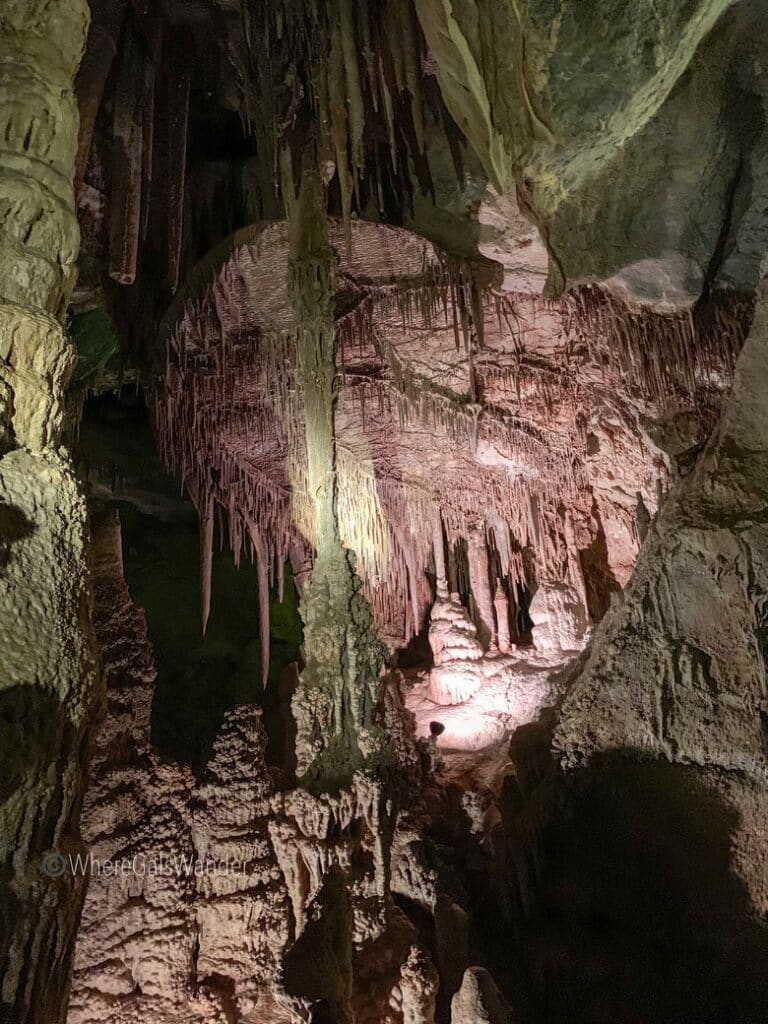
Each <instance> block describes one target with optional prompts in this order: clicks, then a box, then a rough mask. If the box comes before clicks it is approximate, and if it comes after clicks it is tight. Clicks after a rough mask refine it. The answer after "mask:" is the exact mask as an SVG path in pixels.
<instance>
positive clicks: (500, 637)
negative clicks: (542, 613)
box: [493, 579, 511, 654]
mask: <svg viewBox="0 0 768 1024" xmlns="http://www.w3.org/2000/svg"><path fill="white" fill-rule="evenodd" d="M493 607H494V611H495V613H496V645H497V647H498V648H499V651H500V652H501V653H502V654H508V653H509V651H510V647H511V644H510V638H509V601H508V599H507V595H506V592H505V591H504V588H503V587H502V585H501V580H499V579H497V580H496V592H495V594H494V596H493Z"/></svg>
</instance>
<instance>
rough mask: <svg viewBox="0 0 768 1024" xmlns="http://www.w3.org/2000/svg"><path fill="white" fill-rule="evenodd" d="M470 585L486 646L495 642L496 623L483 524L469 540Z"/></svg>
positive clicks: (478, 629) (477, 623)
mask: <svg viewBox="0 0 768 1024" xmlns="http://www.w3.org/2000/svg"><path fill="white" fill-rule="evenodd" d="M467 561H468V563H469V585H470V587H471V589H472V598H473V601H474V605H475V609H474V610H475V618H476V625H477V634H478V639H479V640H480V642H481V643H482V645H483V647H484V648H486V649H487V648H488V647H489V646H492V645H493V644H494V643H495V636H496V625H495V620H494V614H493V595H492V594H491V579H490V570H489V565H488V547H487V545H486V543H485V534H484V531H483V529H482V526H480V527H479V528H477V529H475V530H473V531H472V532H471V533H470V535H469V538H468V541H467Z"/></svg>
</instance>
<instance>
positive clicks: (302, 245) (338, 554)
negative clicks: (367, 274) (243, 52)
mask: <svg viewBox="0 0 768 1024" xmlns="http://www.w3.org/2000/svg"><path fill="white" fill-rule="evenodd" d="M289 234H290V253H291V257H290V265H289V272H288V276H289V280H288V284H289V293H290V296H291V306H292V309H293V316H294V322H295V325H296V335H295V336H296V346H297V353H296V363H297V379H298V384H299V390H300V391H301V394H302V397H303V407H304V428H305V451H306V481H307V492H308V497H309V500H310V502H311V505H312V509H313V520H314V524H313V526H314V534H315V536H314V540H315V550H316V558H315V563H314V566H313V569H312V575H311V576H310V579H309V581H308V583H307V586H306V587H305V589H304V592H303V594H302V598H301V615H302V619H303V621H304V651H305V667H304V670H303V672H302V675H301V682H300V685H299V687H298V689H297V690H296V693H295V694H294V697H293V701H292V709H293V714H294V718H295V720H296V758H297V765H298V773H299V775H300V776H301V777H305V778H306V779H307V781H310V777H311V779H312V781H313V782H315V783H318V784H320V785H325V784H326V783H328V782H332V783H333V784H338V783H339V782H344V783H348V782H349V781H351V778H352V775H353V773H354V771H355V769H356V768H358V767H360V766H361V765H362V764H363V763H364V762H365V760H366V759H367V758H368V757H369V756H370V755H371V754H372V753H373V749H374V745H375V744H374V742H373V732H372V729H371V720H372V712H373V706H374V703H375V700H376V696H377V693H378V678H379V672H380V669H381V665H382V662H383V659H384V650H383V647H382V645H381V644H380V643H379V641H378V640H377V638H376V635H375V632H374V630H373V620H372V616H371V612H370V608H369V607H368V604H367V602H366V601H365V599H364V598H363V596H362V594H361V593H360V591H361V582H360V580H359V578H358V577H357V575H356V573H355V572H354V568H353V562H352V561H351V560H350V555H349V553H348V552H347V551H346V550H345V549H344V547H343V545H342V543H341V539H340V533H339V524H338V509H337V502H336V435H335V424H334V406H335V392H334V382H335V376H336V365H335V344H336V328H335V318H334V311H333V298H334V294H335V290H336V264H337V259H336V254H335V252H334V250H333V249H332V248H331V245H330V241H329V238H328V224H327V220H326V215H325V199H324V196H323V193H322V187H321V184H320V175H319V172H318V171H317V169H316V168H313V169H310V170H307V171H305V173H304V175H303V178H302V184H301V189H300V193H299V195H298V197H297V198H296V199H295V200H294V201H293V203H291V204H290V209H289Z"/></svg>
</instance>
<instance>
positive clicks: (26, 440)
mask: <svg viewBox="0 0 768 1024" xmlns="http://www.w3.org/2000/svg"><path fill="white" fill-rule="evenodd" d="M0 21H1V23H2V33H3V40H2V44H0V60H1V61H2V71H1V72H0V81H2V88H1V89H0V93H1V95H0V129H1V133H2V138H3V145H2V154H0V192H2V197H3V198H2V200H0V551H1V552H2V554H1V555H0V651H1V652H2V654H1V657H2V669H1V670H0V700H2V706H3V711H2V721H3V732H2V738H0V751H2V753H0V762H1V763H0V775H2V779H3V783H2V790H3V792H2V804H1V806H0V873H1V874H2V878H3V884H2V892H0V936H2V937H1V938H0V999H1V1000H2V1007H3V1012H7V1013H9V1014H13V1015H14V1019H19V1020H21V1019H30V1020H42V1019H47V1020H61V1019H62V1018H63V1014H64V1009H65V1006H64V1004H65V998H66V991H67V980H68V975H69V964H70V959H71V953H72V947H73V942H74V933H75V928H76V925H77V919H78V915H79V906H80V902H81V900H82V893H83V885H82V879H80V880H74V881H73V880H72V879H71V878H70V879H66V878H61V877H56V875H57V871H56V862H55V858H56V856H57V855H56V853H55V852H54V851H55V848H59V849H66V850H77V849H78V848H79V846H80V841H79V835H78V825H77V816H78V807H79V802H80V799H81V797H82V789H83V767H84V766H83V763H82V762H83V753H84V750H83V748H84V744H85V742H86V740H85V734H86V728H87V724H88V721H89V718H90V716H91V712H92V707H93V704H94V699H95V695H96V694H95V680H96V668H95V655H94V649H93V638H92V631H91V629H90V624H89V613H88V603H89V595H88V579H87V566H86V558H87V551H86V545H87V526H86V510H85V503H84V501H83V497H82V494H81V490H80V487H79V485H78V483H77V481H76V479H75V476H74V474H73V469H72V464H71V461H70V456H69V453H68V451H67V449H66V448H65V447H63V440H64V431H65V419H66V415H65V401H66V400H65V391H66V387H67V384H68V382H69V379H70V376H71V373H72V369H73V366H74V362H75V354H74V349H73V346H72V344H71V342H70V341H69V338H68V336H67V334H66V331H65V329H64V326H63V323H62V319H63V317H64V314H65V311H66V308H67V304H68V301H69V295H70V292H71V290H72V285H73V283H74V277H75V274H76V261H77V254H78V245H79V238H80V235H79V229H78V224H77V218H76V216H75V209H74V196H73V187H72V179H73V168H74V159H75V150H76V145H77V103H76V100H75V95H74V89H73V79H74V76H75V72H76V70H77V65H78V62H79V60H80V57H81V55H82V51H83V47H84V45H85V37H86V33H87V27H88V6H87V4H86V2H85V0H63V2H61V3H47V2H42V0H40V2H35V3H27V2H25V0H11V2H9V3H7V4H5V5H4V7H3V13H2V16H1V17H0ZM51 856H52V857H53V858H54V860H53V861H50V860H49V861H48V862H46V861H45V859H44V858H45V857H51ZM46 863H48V867H49V868H50V869H51V870H49V872H48V874H46V873H45V871H44V870H41V866H42V867H44V866H45V864H46Z"/></svg>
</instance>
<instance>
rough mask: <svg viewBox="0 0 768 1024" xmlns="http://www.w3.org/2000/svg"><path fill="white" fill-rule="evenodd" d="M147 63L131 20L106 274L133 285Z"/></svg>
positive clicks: (116, 130) (120, 86) (118, 110)
mask: <svg viewBox="0 0 768 1024" xmlns="http://www.w3.org/2000/svg"><path fill="white" fill-rule="evenodd" d="M146 81H147V79H146V71H145V59H144V57H143V55H142V52H141V48H140V41H139V38H138V37H137V35H136V33H135V32H134V30H133V28H132V26H131V22H130V20H129V22H128V25H127V26H126V30H125V32H124V33H123V46H122V53H121V61H120V74H119V77H118V82H117V95H116V99H115V117H114V127H113V140H114V151H113V152H114V155H113V161H112V195H111V201H110V230H109V274H110V277H112V278H114V280H115V281H118V282H119V283H120V284H133V282H134V280H135V278H136V266H137V259H138V252H139V230H140V224H141V193H142V152H143V142H144V129H143V117H144V111H145V109H146V106H147V95H146V90H145V84H146Z"/></svg>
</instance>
